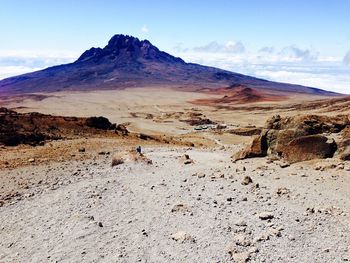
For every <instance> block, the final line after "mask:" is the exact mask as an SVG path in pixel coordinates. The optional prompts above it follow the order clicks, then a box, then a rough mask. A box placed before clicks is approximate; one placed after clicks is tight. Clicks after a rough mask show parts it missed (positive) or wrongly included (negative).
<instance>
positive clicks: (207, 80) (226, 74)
mask: <svg viewBox="0 0 350 263" xmlns="http://www.w3.org/2000/svg"><path fill="white" fill-rule="evenodd" d="M144 86H172V87H181V88H188V89H206V88H209V89H214V88H223V87H231V88H234V87H236V86H240V87H242V86H244V87H247V88H254V89H259V90H260V91H264V90H269V91H281V92H287V93H305V94H315V95H328V96H331V95H336V94H335V93H332V92H328V91H324V90H320V89H315V88H310V87H304V86H300V85H292V84H285V83H278V82H271V81H267V80H263V79H258V78H254V77H250V76H246V75H242V74H238V73H233V72H230V71H226V70H221V69H218V68H213V67H206V66H202V65H198V64H193V63H186V62H185V61H183V60H182V59H181V58H177V57H174V56H172V55H170V54H168V53H165V52H163V51H160V50H159V49H158V48H157V47H155V46H153V45H152V44H151V43H150V42H149V41H148V40H143V41H140V40H139V39H138V38H135V37H132V36H126V35H115V36H113V37H112V38H111V39H110V41H109V42H108V45H107V46H105V47H104V48H91V49H89V50H87V51H85V52H84V53H83V54H82V55H81V56H80V57H79V58H78V59H77V60H76V61H75V62H73V63H70V64H65V65H59V66H54V67H50V68H47V69H44V70H40V71H36V72H33V73H28V74H23V75H20V76H16V77H11V78H7V79H4V80H2V81H0V95H9V94H10V95H11V94H27V93H34V92H54V91H63V90H103V89H118V88H124V87H144Z"/></svg>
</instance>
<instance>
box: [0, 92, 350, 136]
mask: <svg viewBox="0 0 350 263" xmlns="http://www.w3.org/2000/svg"><path fill="white" fill-rule="evenodd" d="M41 95H44V96H48V97H47V98H45V99H40V100H35V99H33V98H28V99H25V100H18V99H14V100H8V101H1V100H0V106H5V107H8V108H13V109H15V110H16V111H18V112H32V111H38V112H41V113H45V114H53V115H60V116H77V117H90V116H100V115H102V116H105V117H107V118H109V119H110V120H111V122H116V123H118V124H119V123H130V125H129V126H128V128H129V129H130V130H131V131H135V132H144V133H153V134H171V135H179V134H187V133H191V132H193V127H191V126H189V125H187V124H186V123H184V122H181V121H180V120H181V119H182V120H183V119H188V116H186V113H189V112H200V113H203V114H204V116H206V117H207V118H209V119H211V120H213V121H215V122H218V123H225V124H227V125H229V126H230V125H231V126H247V125H256V126H262V125H264V123H265V121H266V119H267V118H269V117H270V116H272V115H275V114H282V115H295V114H302V113H312V112H317V110H319V108H318V107H316V108H315V109H308V110H307V111H303V110H300V111H299V110H291V109H289V108H285V109H278V108H277V109H273V108H272V109H269V110H265V109H262V110H261V109H260V110H258V109H254V107H262V106H274V107H278V106H281V105H288V104H294V103H303V102H305V101H307V100H315V99H320V97H317V96H316V97H315V96H314V97H311V96H308V97H305V96H297V95H295V96H293V97H291V98H290V99H289V100H287V101H279V102H262V103H253V104H249V106H248V108H246V109H241V108H239V107H240V106H246V105H244V104H243V105H242V104H239V105H235V106H237V107H238V108H233V109H227V108H223V109H218V108H215V107H209V106H201V105H194V104H192V103H191V101H194V100H197V99H203V98H219V97H222V95H215V94H207V93H199V92H189V91H179V90H174V89H170V88H152V87H149V88H131V89H125V90H111V91H84V92H58V93H49V94H41ZM321 98H322V97H321ZM348 112H349V113H350V108H349V109H348ZM342 113H343V114H344V113H346V112H342Z"/></svg>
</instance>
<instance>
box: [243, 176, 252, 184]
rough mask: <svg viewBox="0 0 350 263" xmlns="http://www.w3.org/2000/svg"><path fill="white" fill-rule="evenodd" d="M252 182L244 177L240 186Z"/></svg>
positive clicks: (249, 178)
mask: <svg viewBox="0 0 350 263" xmlns="http://www.w3.org/2000/svg"><path fill="white" fill-rule="evenodd" d="M252 182H253V180H252V178H251V177H250V176H245V177H244V178H243V181H242V182H241V184H242V185H248V184H250V183H252Z"/></svg>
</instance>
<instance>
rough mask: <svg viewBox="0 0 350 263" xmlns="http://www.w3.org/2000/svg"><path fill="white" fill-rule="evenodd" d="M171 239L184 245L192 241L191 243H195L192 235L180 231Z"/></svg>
mask: <svg viewBox="0 0 350 263" xmlns="http://www.w3.org/2000/svg"><path fill="white" fill-rule="evenodd" d="M170 237H171V239H173V240H175V241H178V242H181V243H183V242H185V241H190V242H194V241H195V240H194V238H193V237H192V236H191V235H190V234H188V233H186V232H185V231H179V232H177V233H175V234H172V235H171V236H170Z"/></svg>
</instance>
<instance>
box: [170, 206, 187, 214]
mask: <svg viewBox="0 0 350 263" xmlns="http://www.w3.org/2000/svg"><path fill="white" fill-rule="evenodd" d="M171 212H172V213H174V212H181V213H185V212H189V208H188V207H187V205H185V204H177V205H174V207H173V208H172V209H171Z"/></svg>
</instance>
